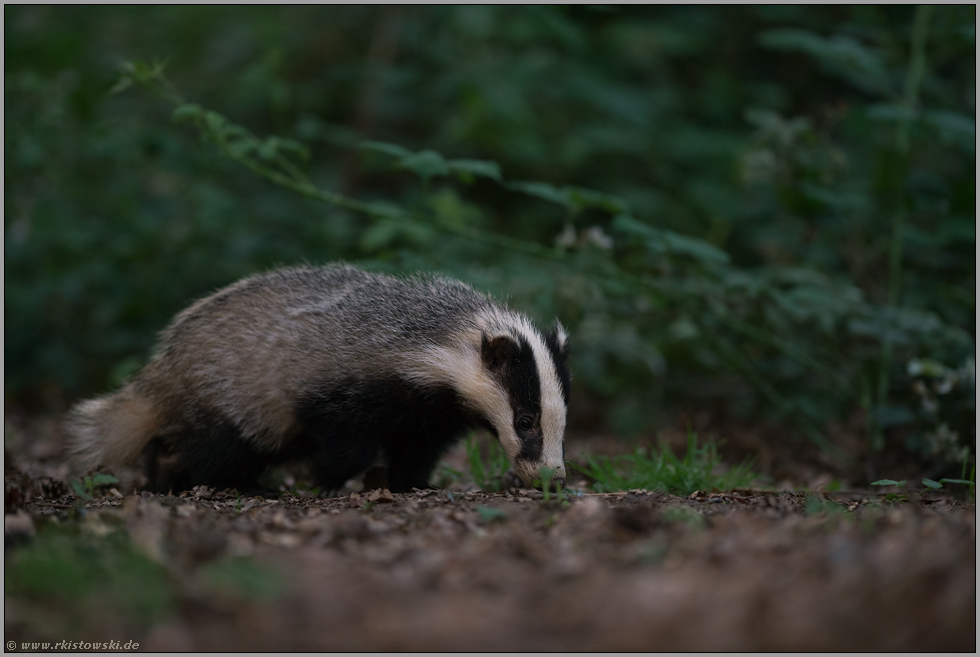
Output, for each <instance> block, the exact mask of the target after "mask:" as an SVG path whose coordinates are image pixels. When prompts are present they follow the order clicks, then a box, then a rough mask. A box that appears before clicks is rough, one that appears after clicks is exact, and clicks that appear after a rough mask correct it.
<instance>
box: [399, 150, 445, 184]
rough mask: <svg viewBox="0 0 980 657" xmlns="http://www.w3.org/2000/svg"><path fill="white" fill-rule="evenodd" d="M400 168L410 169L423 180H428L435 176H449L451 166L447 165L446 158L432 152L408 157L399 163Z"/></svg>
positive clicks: (423, 152) (428, 151)
mask: <svg viewBox="0 0 980 657" xmlns="http://www.w3.org/2000/svg"><path fill="white" fill-rule="evenodd" d="M398 168H400V169H408V170H409V171H411V172H413V173H415V174H416V175H418V176H419V177H420V178H422V179H423V180H428V179H429V178H431V177H433V176H446V175H449V165H448V164H447V163H446V158H444V157H443V156H442V155H441V154H439V153H437V152H435V151H430V150H424V151H419V152H418V153H412V154H411V155H406V156H405V157H403V158H402V159H401V161H400V162H398Z"/></svg>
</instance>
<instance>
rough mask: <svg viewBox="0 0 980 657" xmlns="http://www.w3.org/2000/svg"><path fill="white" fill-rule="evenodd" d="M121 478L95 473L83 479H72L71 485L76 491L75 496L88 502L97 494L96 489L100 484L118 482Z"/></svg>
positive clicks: (105, 484)
mask: <svg viewBox="0 0 980 657" xmlns="http://www.w3.org/2000/svg"><path fill="white" fill-rule="evenodd" d="M118 483H119V480H118V479H116V478H115V477H113V476H112V475H106V474H94V475H92V476H90V477H88V476H87V477H84V478H82V479H72V480H71V487H72V490H74V491H75V496H76V497H78V498H79V499H80V500H82V501H84V502H88V501H89V500H91V499H92V497H93V495H94V494H95V489H96V488H97V487H99V486H107V485H109V484H118Z"/></svg>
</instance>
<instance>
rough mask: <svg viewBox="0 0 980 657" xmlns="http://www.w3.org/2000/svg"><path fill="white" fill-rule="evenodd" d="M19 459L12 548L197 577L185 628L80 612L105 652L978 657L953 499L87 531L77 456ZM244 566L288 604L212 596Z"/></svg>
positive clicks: (103, 506)
mask: <svg viewBox="0 0 980 657" xmlns="http://www.w3.org/2000/svg"><path fill="white" fill-rule="evenodd" d="M15 443H16V444H15V447H16V448H17V449H16V450H15V451H14V452H13V454H11V453H7V454H5V460H6V463H5V466H6V467H5V478H6V481H7V486H6V492H7V495H6V498H7V499H6V502H7V511H8V515H7V516H5V539H8V540H10V539H15V538H16V537H17V536H18V533H19V535H25V536H29V535H32V534H34V533H36V532H37V531H40V530H41V529H40V528H43V527H44V526H47V525H48V524H50V523H52V522H56V523H61V524H63V525H64V524H70V523H77V525H78V526H79V527H80V528H81V529H82V530H83V531H84V532H88V533H91V534H94V535H104V534H108V533H111V532H120V531H123V532H125V533H126V534H128V536H129V538H130V539H131V540H132V542H133V544H134V545H135V546H136V547H137V548H138V549H139V550H140V551H141V552H142V553H144V554H145V555H148V556H149V557H150V558H151V559H153V560H155V561H157V562H158V563H160V564H162V565H163V566H164V567H165V568H166V569H167V571H168V572H169V573H170V574H171V575H172V577H173V579H174V581H175V582H177V585H176V586H177V590H178V594H177V600H178V604H177V605H176V610H175V611H174V613H172V614H171V615H169V616H168V617H166V618H165V619H163V620H158V621H156V622H154V623H153V624H151V625H149V626H146V627H135V626H129V625H127V624H126V622H125V621H123V620H121V619H120V618H116V617H113V616H112V615H110V614H106V613H102V612H100V610H98V609H87V610H85V609H83V610H82V611H80V612H78V613H81V614H82V615H83V618H82V620H81V621H80V622H81V625H80V626H81V627H84V632H83V634H84V639H85V640H89V641H99V640H118V639H120V638H126V639H132V640H136V641H138V642H139V644H140V649H145V650H159V651H183V650H206V651H267V650H268V651H273V650H274V651H298V650H304V651H349V650H359V651H395V650H410V651H518V650H520V651H558V650H563V651H676V650H697V651H720V650H726V651H727V650H738V651H761V650H766V651H770V650H771V651H831V650H834V651H836V650H848V651H857V650H860V651H871V650H874V651H885V650H887V651H975V649H976V509H975V506H974V505H973V504H963V503H962V502H958V501H956V500H954V499H953V498H951V497H946V496H942V495H938V494H934V493H930V494H928V495H924V496H922V497H918V496H913V499H912V500H907V501H904V502H894V501H888V500H885V499H883V496H882V495H881V494H872V493H870V492H866V491H847V492H836V493H829V494H826V493H816V494H808V493H804V492H774V491H763V490H740V491H730V492H727V493H705V492H698V493H695V494H694V495H691V496H690V497H686V498H680V497H675V496H671V495H667V494H664V493H660V492H650V491H630V492H624V493H612V494H581V493H578V494H575V493H574V492H573V494H570V495H568V496H566V497H565V498H564V499H562V500H555V499H552V500H550V501H545V500H544V499H543V498H542V494H541V493H539V492H536V491H528V490H512V491H509V492H503V493H485V492H480V491H475V490H462V489H457V490H452V489H450V490H431V491H419V492H414V493H411V494H404V495H401V494H395V495H392V494H391V493H389V492H387V491H386V490H383V489H379V490H373V491H363V492H352V493H350V494H348V495H345V496H342V497H334V498H314V497H298V496H296V495H292V494H288V493H284V494H282V495H281V496H280V497H279V498H277V499H267V498H264V497H259V496H256V497H242V496H239V495H237V494H236V493H234V492H230V491H214V490H211V489H207V488H204V487H198V488H196V489H195V490H194V491H188V492H183V493H180V494H179V495H154V494H151V493H147V492H136V493H135V494H134V493H130V494H125V495H124V494H123V493H121V492H120V490H131V489H127V488H122V487H121V486H119V487H117V488H115V489H111V488H107V489H103V490H102V494H101V495H100V496H97V497H96V498H95V499H93V500H92V501H91V502H88V503H87V504H85V511H84V513H83V514H81V515H79V514H78V512H77V511H76V504H77V500H76V499H74V497H73V496H72V495H70V494H67V488H66V487H65V484H64V475H63V474H61V472H62V471H61V469H62V468H63V463H61V461H60V460H59V458H60V457H59V455H58V454H57V450H53V449H51V448H48V447H44V444H45V441H43V440H40V441H34V442H32V443H31V444H32V445H34V447H25V446H24V444H23V443H17V441H15ZM38 445H41V447H38ZM45 449H49V452H45V451H44V450H45ZM52 475H53V476H52ZM52 518H59V519H60V520H57V521H53V520H52ZM7 542H8V541H7V540H5V544H6V543H7ZM31 544H32V542H31V540H30V539H29V538H28V539H26V540H25V541H23V542H19V543H18V544H16V545H15V546H14V547H12V548H10V549H9V550H6V551H5V552H6V556H7V558H8V559H9V558H10V555H11V553H12V551H17V550H29V549H31ZM236 556H238V557H246V558H248V559H250V560H252V561H253V562H255V563H258V564H260V565H262V566H263V567H267V568H268V569H269V571H270V572H275V573H277V574H278V577H279V578H280V581H281V583H282V587H281V589H280V590H279V591H278V592H277V593H276V594H275V595H270V596H266V597H261V596H260V597H242V596H236V595H228V594H222V593H221V592H220V591H215V590H214V589H209V588H206V587H203V586H202V585H201V578H200V577H199V576H198V574H199V573H200V572H201V568H202V566H203V565H204V564H207V563H212V562H214V561H215V560H216V559H221V558H228V557H236ZM4 606H5V619H4V627H5V640H14V641H18V642H21V641H43V640H52V641H58V640H60V639H66V638H67V639H71V638H72V637H65V636H63V634H61V633H58V632H60V630H58V631H55V630H52V631H51V632H48V633H46V632H45V631H44V630H43V629H38V628H39V627H43V623H38V622H37V619H36V618H30V617H29V616H30V615H31V614H36V613H38V609H39V607H38V606H37V605H36V604H31V603H29V602H28V601H25V600H21V599H18V598H16V597H13V596H10V595H7V594H6V592H5V605H4ZM79 638H82V637H79ZM76 640H77V639H76Z"/></svg>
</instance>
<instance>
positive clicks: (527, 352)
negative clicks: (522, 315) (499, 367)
mask: <svg viewBox="0 0 980 657" xmlns="http://www.w3.org/2000/svg"><path fill="white" fill-rule="evenodd" d="M518 344H519V350H518V351H517V352H516V353H515V354H514V358H513V359H512V360H511V361H510V362H508V363H507V367H505V368H504V370H503V372H502V376H503V380H502V381H501V383H502V384H503V386H504V389H505V390H507V392H508V394H509V395H510V404H511V408H513V409H514V419H515V420H516V419H517V418H518V417H519V416H520V414H527V415H532V416H535V417H536V416H537V415H538V414H540V413H541V383H540V380H539V378H538V366H537V364H536V363H535V362H534V351H533V350H532V349H531V345H530V344H529V343H528V342H527V340H524V339H523V338H521V340H520V342H519V343H518Z"/></svg>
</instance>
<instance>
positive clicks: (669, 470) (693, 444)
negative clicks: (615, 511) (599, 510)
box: [573, 431, 758, 495]
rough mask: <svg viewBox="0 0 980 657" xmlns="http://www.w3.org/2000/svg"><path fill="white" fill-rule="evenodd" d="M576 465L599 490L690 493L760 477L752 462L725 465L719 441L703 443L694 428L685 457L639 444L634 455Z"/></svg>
mask: <svg viewBox="0 0 980 657" xmlns="http://www.w3.org/2000/svg"><path fill="white" fill-rule="evenodd" d="M573 467H575V468H576V469H577V470H579V471H580V472H582V473H583V474H584V475H586V476H587V477H589V478H590V479H592V480H593V484H592V488H593V490H595V491H596V492H599V493H606V492H613V491H619V490H634V489H644V490H662V491H666V492H668V493H673V494H675V495H690V494H691V493H693V492H694V491H698V490H700V491H711V490H730V489H732V488H740V487H745V486H748V485H750V484H751V483H752V482H753V481H755V480H756V479H757V478H758V475H756V474H754V473H753V472H752V470H751V463H750V462H745V463H741V464H739V465H736V466H732V467H728V468H722V467H721V461H720V460H719V458H718V450H717V447H716V446H715V444H714V443H713V442H710V441H709V442H706V443H704V444H703V445H700V446H699V445H698V442H697V435H696V434H694V433H692V432H690V431H688V436H687V452H686V453H685V454H684V456H683V457H682V458H677V456H675V455H674V453H673V452H672V451H671V450H670V448H669V447H666V446H661V448H660V449H659V450H655V449H643V448H639V449H637V450H636V453H635V454H632V455H630V456H617V457H609V456H593V457H590V458H589V459H588V460H587V461H586V462H585V464H584V465H581V466H573Z"/></svg>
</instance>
